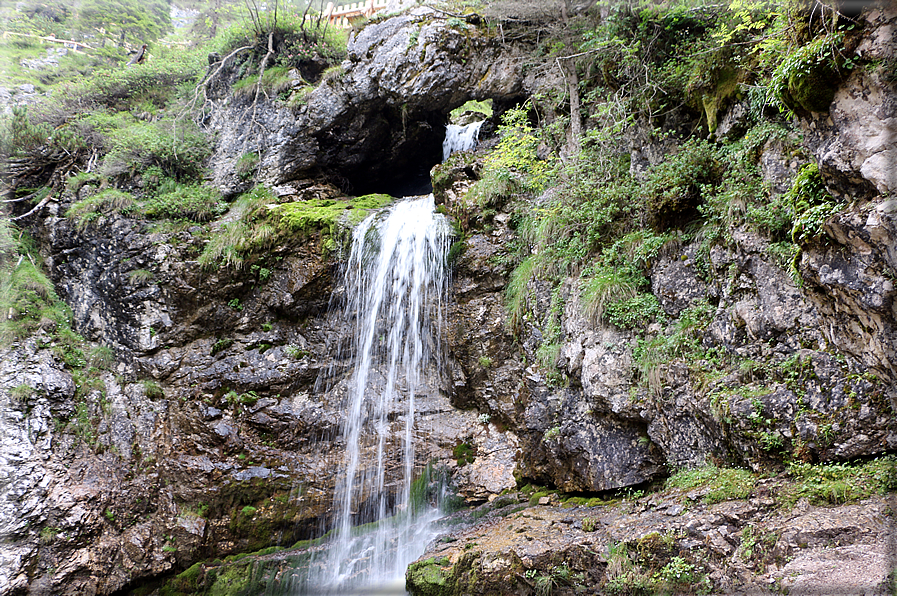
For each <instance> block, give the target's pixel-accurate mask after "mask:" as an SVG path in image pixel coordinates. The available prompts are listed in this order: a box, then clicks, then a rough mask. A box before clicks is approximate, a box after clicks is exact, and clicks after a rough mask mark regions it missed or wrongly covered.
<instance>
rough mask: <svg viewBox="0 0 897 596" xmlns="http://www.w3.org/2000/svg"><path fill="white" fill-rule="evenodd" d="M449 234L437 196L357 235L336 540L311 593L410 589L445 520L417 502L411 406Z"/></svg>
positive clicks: (426, 356) (349, 292)
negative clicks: (436, 523) (415, 567)
mask: <svg viewBox="0 0 897 596" xmlns="http://www.w3.org/2000/svg"><path fill="white" fill-rule="evenodd" d="M450 234H451V231H450V226H449V225H448V223H447V222H446V221H445V218H443V217H442V215H439V214H437V213H435V210H434V202H433V196H432V195H430V196H428V197H422V198H415V199H410V200H405V201H402V202H399V203H397V204H396V205H394V206H393V207H392V208H391V209H389V210H388V211H385V212H381V213H377V214H374V215H371V216H369V217H368V218H367V219H365V220H364V222H362V223H361V224H359V225H358V227H357V228H356V229H355V231H354V233H353V240H352V251H351V255H350V257H349V261H348V264H347V268H346V274H345V287H346V309H345V316H346V317H347V318H348V319H349V320H350V321H351V322H353V324H354V329H355V331H354V337H353V349H354V353H355V366H354V371H353V374H352V377H351V381H350V384H349V388H348V406H347V410H346V418H345V423H344V425H343V428H342V435H343V438H344V440H345V443H346V462H345V476H344V477H343V479H342V481H341V483H340V484H339V485H338V487H337V495H336V501H335V503H336V508H337V517H336V519H335V527H334V538H333V539H332V540H331V541H330V545H331V546H330V548H329V549H328V550H327V552H326V555H325V559H324V560H322V561H319V562H316V563H315V564H313V565H312V566H311V568H310V569H309V576H308V579H307V586H306V589H305V590H303V591H305V592H307V593H316V594H317V593H324V594H350V593H359V592H360V591H361V590H363V589H369V588H370V587H373V586H383V585H387V584H393V585H395V586H404V574H405V569H406V568H407V566H408V565H409V564H410V563H411V562H413V561H414V560H415V559H416V558H417V557H419V556H420V554H421V553H422V552H423V550H424V548H425V547H426V545H427V543H428V542H429V541H430V540H431V539H432V537H433V536H432V535H431V533H430V531H429V526H430V522H431V521H433V520H435V519H436V518H438V516H439V513H438V511H437V510H436V508H435V507H432V506H430V505H429V504H428V503H426V502H424V503H420V502H414V501H415V499H414V498H413V497H414V496H413V495H412V480H413V479H414V475H415V459H414V417H415V398H416V396H417V395H418V393H417V392H418V390H419V389H420V388H421V385H422V380H424V379H422V377H423V376H424V375H425V374H426V373H425V371H426V370H427V369H428V368H429V369H430V370H433V369H434V367H433V366H432V363H433V359H434V358H436V357H437V356H438V350H436V349H434V345H435V336H434V333H433V329H434V328H438V322H439V319H440V317H441V308H442V298H443V296H444V295H445V290H446V284H447V281H446V279H447V272H446V267H445V255H446V252H447V248H448V242H449V237H450ZM436 370H438V366H437V367H436ZM424 384H426V383H424ZM370 522H376V523H375V524H370V525H371V526H373V527H372V528H365V527H360V524H368V523H370Z"/></svg>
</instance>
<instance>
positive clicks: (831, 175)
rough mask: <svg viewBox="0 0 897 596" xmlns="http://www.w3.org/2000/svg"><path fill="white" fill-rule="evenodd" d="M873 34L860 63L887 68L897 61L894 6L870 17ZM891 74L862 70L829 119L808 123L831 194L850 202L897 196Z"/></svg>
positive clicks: (820, 116) (896, 113)
mask: <svg viewBox="0 0 897 596" xmlns="http://www.w3.org/2000/svg"><path fill="white" fill-rule="evenodd" d="M865 20H866V24H867V26H868V27H869V28H870V30H871V32H870V34H869V35H867V36H865V37H864V39H863V41H862V42H861V43H860V45H859V47H858V48H857V50H856V54H857V58H858V59H861V60H867V61H869V62H873V63H875V62H883V63H885V64H888V63H890V62H888V60H893V59H894V58H895V57H897V34H895V31H897V11H895V7H894V6H893V4H888V3H883V4H882V5H881V6H879V7H876V8H875V9H872V10H870V11H869V12H868V13H866V14H865ZM887 76H888V72H887V68H886V67H885V68H857V69H855V70H854V71H853V72H852V73H851V75H850V77H849V78H848V79H847V81H846V82H845V83H844V84H842V85H841V86H840V87H839V88H838V90H837V92H836V93H835V97H834V100H833V101H832V103H831V106H830V107H829V110H828V112H827V113H815V114H812V115H811V116H809V117H808V118H806V119H804V120H802V122H801V124H802V126H803V128H804V130H805V132H806V135H807V136H806V143H807V146H808V147H809V148H810V150H811V151H812V152H813V154H814V156H815V157H816V159H817V161H818V162H819V167H820V171H821V172H822V173H823V175H824V176H825V177H826V184H827V186H828V187H829V190H830V191H832V192H835V193H837V194H840V195H841V196H843V197H845V198H850V199H855V198H858V196H859V193H858V191H859V190H860V189H864V190H865V192H866V193H867V196H870V195H874V194H876V193H877V194H881V195H889V194H890V195H893V194H894V193H895V192H897V170H895V168H894V164H895V163H897V94H895V92H894V84H893V82H891V83H889V82H888V81H887V80H886V77H887Z"/></svg>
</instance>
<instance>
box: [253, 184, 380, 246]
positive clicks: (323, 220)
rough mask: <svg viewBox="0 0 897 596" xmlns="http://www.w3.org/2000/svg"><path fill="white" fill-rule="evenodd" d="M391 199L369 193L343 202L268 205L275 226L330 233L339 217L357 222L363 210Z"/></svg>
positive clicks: (302, 202) (297, 230) (323, 201)
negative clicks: (275, 221) (346, 217)
mask: <svg viewBox="0 0 897 596" xmlns="http://www.w3.org/2000/svg"><path fill="white" fill-rule="evenodd" d="M392 200H393V198H392V197H391V196H389V195H384V194H371V195H365V196H362V197H358V198H356V199H352V200H348V201H344V200H335V199H310V200H308V201H297V202H295V203H286V204H283V205H276V206H271V207H270V209H271V211H272V213H273V214H274V216H275V218H276V220H277V223H278V226H279V227H280V228H281V229H284V230H287V231H290V232H299V233H301V234H313V233H315V232H321V233H322V234H325V235H328V236H332V235H334V234H335V233H336V227H337V224H338V222H339V221H340V218H342V217H343V216H344V215H346V212H347V211H349V210H351V211H350V213H349V214H348V222H347V223H349V224H353V223H357V222H358V221H360V220H361V219H363V218H364V217H365V216H366V215H367V213H366V212H365V211H363V210H369V209H379V208H381V207H384V206H386V205H388V204H389V203H390V202H392Z"/></svg>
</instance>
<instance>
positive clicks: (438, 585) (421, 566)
mask: <svg viewBox="0 0 897 596" xmlns="http://www.w3.org/2000/svg"><path fill="white" fill-rule="evenodd" d="M451 569H452V568H451V561H450V560H449V558H448V557H441V558H432V559H425V560H423V561H417V562H415V563H412V564H411V565H409V566H408V571H407V572H406V573H405V581H406V583H407V585H408V586H411V587H413V590H414V593H415V594H418V595H420V596H449V595H451V594H453V593H454V586H453V582H452V581H451V579H452V576H451V574H450V572H451Z"/></svg>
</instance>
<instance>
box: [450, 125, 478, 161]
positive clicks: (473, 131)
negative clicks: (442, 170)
mask: <svg viewBox="0 0 897 596" xmlns="http://www.w3.org/2000/svg"><path fill="white" fill-rule="evenodd" d="M483 122H485V120H480V121H479V122H471V123H470V124H467V125H465V126H458V125H457V124H449V125H448V126H446V127H445V140H444V141H442V161H445V160H447V159H448V158H449V155H451V154H452V153H454V152H455V151H468V150H470V149H473V148H474V147H476V146H477V137H478V136H479V134H480V127H481V126H483Z"/></svg>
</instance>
